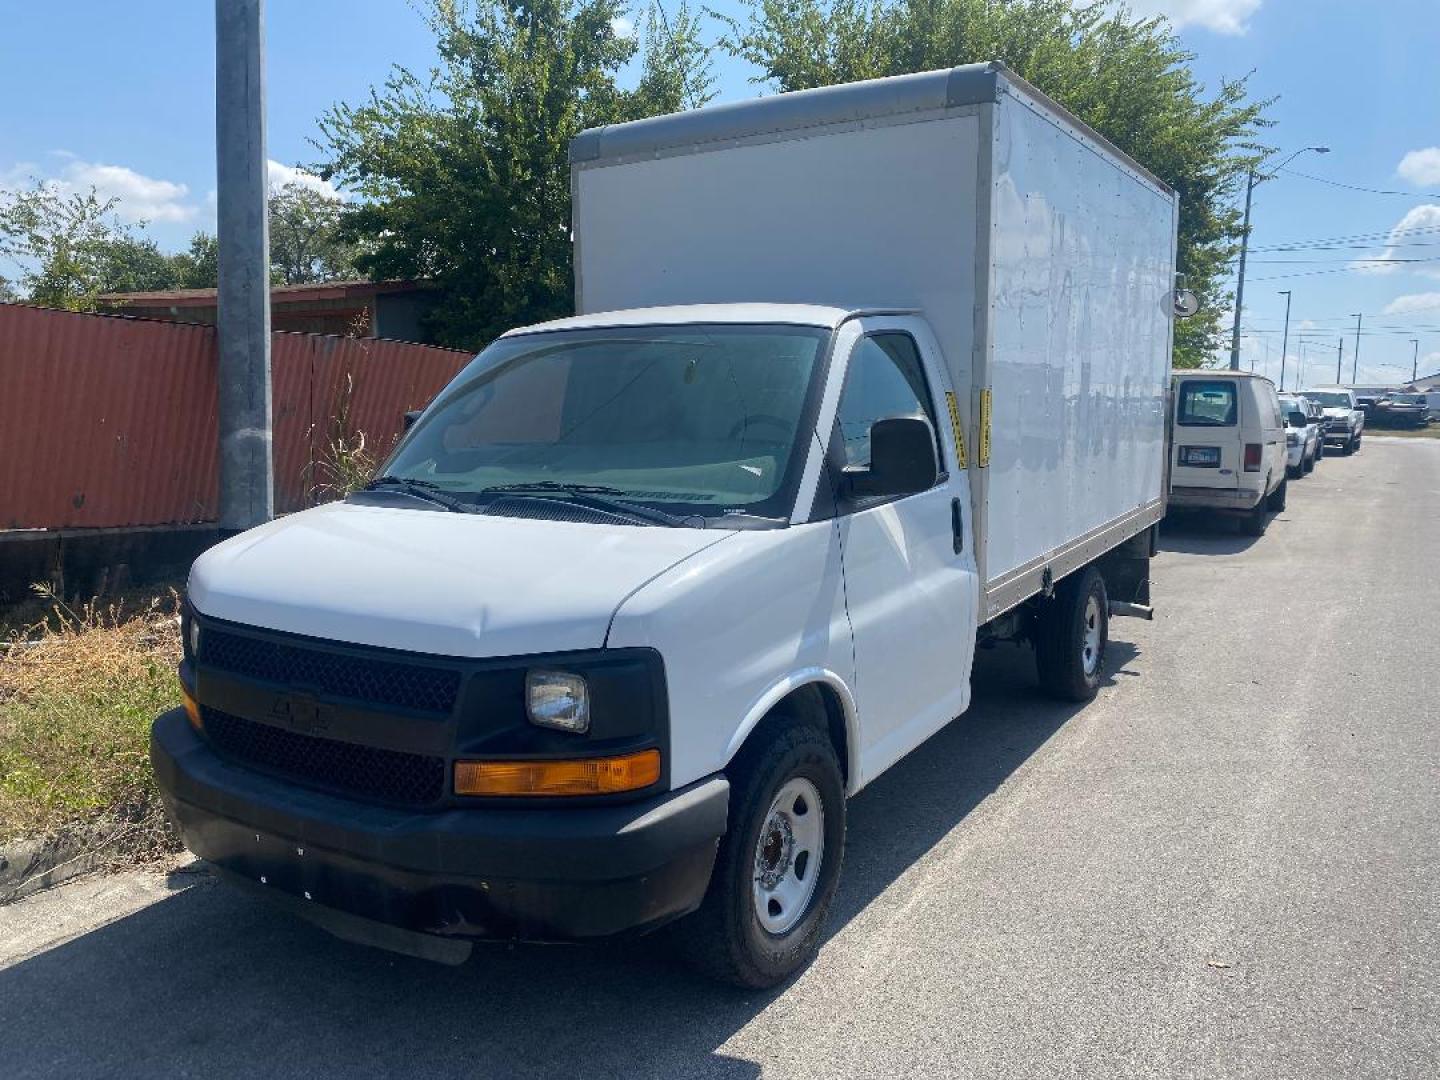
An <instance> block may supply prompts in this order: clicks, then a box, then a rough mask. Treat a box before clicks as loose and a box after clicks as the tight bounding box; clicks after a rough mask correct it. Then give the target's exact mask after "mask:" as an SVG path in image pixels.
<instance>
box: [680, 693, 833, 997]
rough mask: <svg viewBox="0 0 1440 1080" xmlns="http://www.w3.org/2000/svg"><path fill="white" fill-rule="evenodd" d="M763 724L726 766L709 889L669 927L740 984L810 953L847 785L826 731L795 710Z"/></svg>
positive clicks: (687, 947)
mask: <svg viewBox="0 0 1440 1080" xmlns="http://www.w3.org/2000/svg"><path fill="white" fill-rule="evenodd" d="M765 723H766V724H767V725H771V726H770V728H769V730H768V731H766V730H763V729H762V730H761V731H760V732H758V733H757V737H753V738H752V741H751V742H750V743H747V744H746V746H745V747H744V748H743V749H742V750H741V751H740V753H739V754H738V755H737V756H736V759H735V761H734V762H733V763H732V765H731V768H730V769H729V770H727V772H729V773H730V775H731V788H730V826H729V829H728V831H727V832H726V834H725V836H724V837H723V838H722V839H721V841H720V850H719V852H718V853H717V854H716V857H715V869H714V872H713V873H712V874H711V877H710V888H709V891H708V892H706V894H705V900H704V901H703V903H702V904H701V905H700V909H699V910H698V911H696V912H695V914H693V915H691V916H689V917H688V918H686V919H684V920H683V921H681V922H680V923H679V924H677V926H676V933H677V936H678V944H679V946H680V949H681V951H682V952H683V953H684V954H685V957H686V959H687V960H689V961H690V963H691V964H693V965H694V966H695V967H697V968H698V969H700V970H701V971H703V972H704V973H705V974H707V975H709V976H711V977H712V978H715V979H718V980H720V981H721V982H727V983H731V984H732V985H735V986H740V987H745V988H748V989H763V988H765V987H769V986H774V985H775V984H776V983H779V982H782V981H783V980H784V979H786V978H787V977H789V976H790V975H792V974H793V973H794V972H795V971H797V970H798V969H799V968H801V967H803V966H804V965H805V964H807V963H808V962H809V961H810V960H811V959H812V958H813V957H814V955H815V953H816V951H817V950H818V949H819V947H820V935H821V932H822V931H823V930H824V926H825V919H826V916H827V915H828V914H829V911H830V902H831V900H832V899H833V898H834V896H835V887H836V884H837V883H838V882H839V880H840V865H841V861H842V859H843V857H844V854H845V784H844V780H843V778H842V777H841V774H840V765H839V762H838V761H837V760H836V757H835V750H834V747H832V746H831V744H830V740H829V739H828V738H827V737H826V736H825V734H824V733H823V732H822V731H820V730H819V729H818V728H816V727H815V726H814V725H813V724H810V723H808V722H806V721H805V720H804V719H803V718H799V717H791V716H785V715H780V714H777V715H776V716H774V717H772V718H770V719H769V720H767V721H766V722H765Z"/></svg>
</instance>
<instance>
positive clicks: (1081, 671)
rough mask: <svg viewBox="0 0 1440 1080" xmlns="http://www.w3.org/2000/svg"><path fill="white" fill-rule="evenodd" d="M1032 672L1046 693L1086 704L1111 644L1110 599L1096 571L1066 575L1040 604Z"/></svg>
mask: <svg viewBox="0 0 1440 1080" xmlns="http://www.w3.org/2000/svg"><path fill="white" fill-rule="evenodd" d="M1034 641H1035V667H1036V671H1037V673H1038V674H1039V676H1040V685H1041V687H1042V688H1043V689H1044V690H1045V692H1046V693H1048V694H1050V695H1051V696H1053V697H1057V698H1059V699H1061V700H1062V701H1089V700H1090V699H1091V698H1093V697H1094V696H1095V694H1096V693H1097V692H1098V691H1099V689H1100V679H1101V677H1102V675H1103V673H1104V668H1105V649H1106V647H1107V646H1108V645H1109V643H1110V598H1109V596H1108V595H1107V594H1106V591H1105V578H1104V577H1103V576H1101V574H1100V571H1099V570H1097V569H1095V567H1093V566H1091V567H1087V568H1086V569H1085V570H1083V571H1081V572H1079V573H1076V574H1071V575H1070V576H1069V577H1068V578H1066V579H1065V580H1064V581H1062V582H1061V583H1060V584H1059V586H1058V587H1057V588H1056V589H1055V595H1054V596H1052V597H1050V598H1049V599H1048V600H1042V601H1040V609H1039V612H1038V613H1037V615H1036V622H1035V632H1034Z"/></svg>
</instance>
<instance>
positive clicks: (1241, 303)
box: [1230, 169, 1255, 371]
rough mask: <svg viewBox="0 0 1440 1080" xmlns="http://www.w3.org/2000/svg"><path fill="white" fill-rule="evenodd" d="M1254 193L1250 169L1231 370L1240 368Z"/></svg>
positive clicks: (1242, 234)
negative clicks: (1251, 205)
mask: <svg viewBox="0 0 1440 1080" xmlns="http://www.w3.org/2000/svg"><path fill="white" fill-rule="evenodd" d="M1254 194H1255V170H1254V169H1251V170H1250V172H1249V173H1248V174H1247V176H1246V178H1245V224H1244V225H1242V226H1241V228H1240V276H1239V277H1238V278H1237V279H1236V281H1235V328H1234V329H1233V330H1232V331H1231V332H1230V370H1231V371H1239V370H1240V312H1241V310H1242V309H1243V308H1244V307H1245V255H1246V253H1247V252H1248V251H1249V249H1250V200H1251V198H1252V197H1253V196H1254ZM1250 370H1251V371H1254V370H1255V369H1254V368H1253V367H1252V368H1251V369H1250Z"/></svg>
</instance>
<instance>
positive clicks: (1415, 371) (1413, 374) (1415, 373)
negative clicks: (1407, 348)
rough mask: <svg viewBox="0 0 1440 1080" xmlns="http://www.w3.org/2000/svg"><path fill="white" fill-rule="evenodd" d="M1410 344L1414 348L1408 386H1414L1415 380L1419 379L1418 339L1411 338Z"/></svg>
mask: <svg viewBox="0 0 1440 1080" xmlns="http://www.w3.org/2000/svg"><path fill="white" fill-rule="evenodd" d="M1410 344H1411V345H1414V346H1415V358H1414V359H1413V360H1411V361H1410V385H1411V386H1414V385H1415V380H1416V379H1418V378H1419V377H1420V339H1419V338H1418V337H1417V338H1411V339H1410Z"/></svg>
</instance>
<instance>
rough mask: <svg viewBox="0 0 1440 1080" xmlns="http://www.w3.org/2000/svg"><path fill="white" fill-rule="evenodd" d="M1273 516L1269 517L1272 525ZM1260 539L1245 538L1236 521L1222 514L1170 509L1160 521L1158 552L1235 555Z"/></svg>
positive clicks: (1235, 518) (1256, 537)
mask: <svg viewBox="0 0 1440 1080" xmlns="http://www.w3.org/2000/svg"><path fill="white" fill-rule="evenodd" d="M1276 516H1277V515H1274V514H1272V515H1271V516H1270V521H1271V523H1272V524H1273V523H1274V521H1275V518H1276ZM1260 539H1262V537H1259V536H1246V535H1245V534H1244V533H1242V532H1241V531H1240V519H1239V518H1238V517H1231V516H1229V515H1227V514H1223V513H1215V514H1206V513H1203V512H1202V511H1198V510H1189V511H1186V510H1171V511H1169V512H1168V513H1167V514H1166V515H1165V517H1164V518H1163V519H1162V520H1161V522H1160V538H1159V548H1160V550H1161V551H1176V552H1181V553H1183V554H1186V555H1239V554H1240V553H1241V552H1242V551H1247V550H1249V549H1250V548H1251V547H1252V546H1253V545H1254V544H1255V543H1256V541H1258V540H1260Z"/></svg>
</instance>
